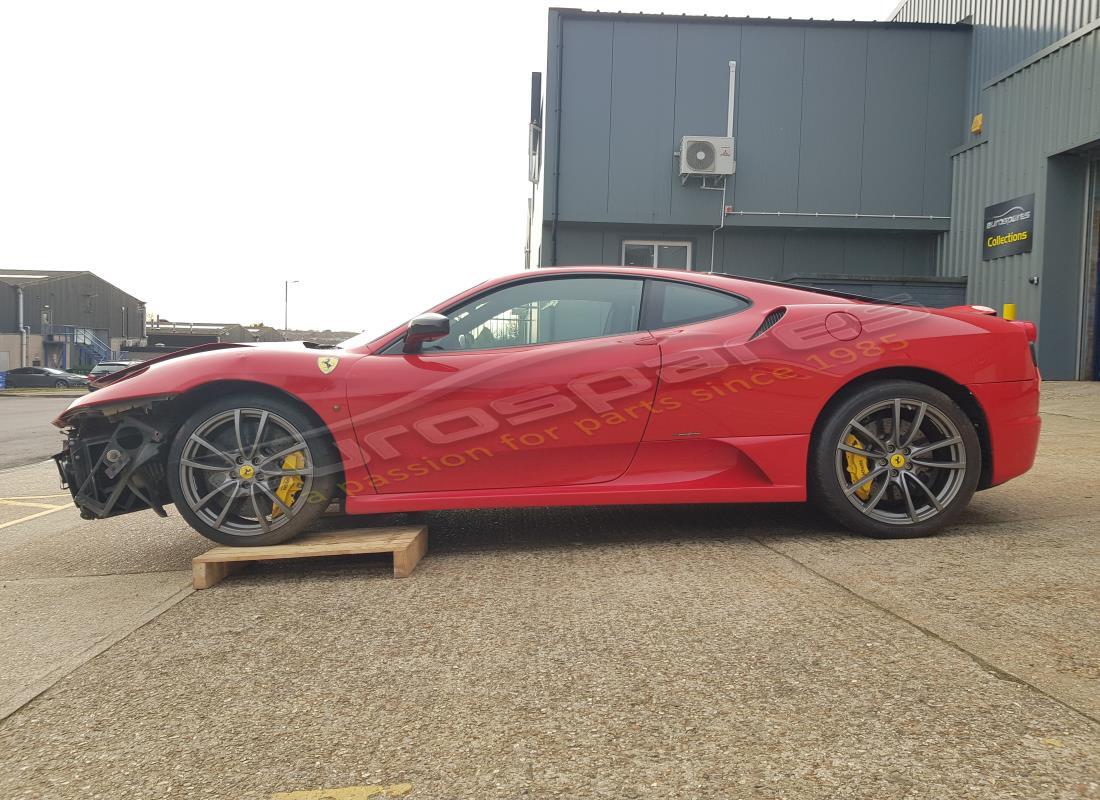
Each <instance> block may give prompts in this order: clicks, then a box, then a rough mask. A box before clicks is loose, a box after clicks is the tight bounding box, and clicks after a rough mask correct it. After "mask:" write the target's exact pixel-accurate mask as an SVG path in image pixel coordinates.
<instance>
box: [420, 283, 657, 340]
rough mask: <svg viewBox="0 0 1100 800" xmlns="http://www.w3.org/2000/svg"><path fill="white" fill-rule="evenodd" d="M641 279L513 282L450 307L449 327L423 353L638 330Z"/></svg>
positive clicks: (581, 337)
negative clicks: (448, 329) (460, 304)
mask: <svg viewBox="0 0 1100 800" xmlns="http://www.w3.org/2000/svg"><path fill="white" fill-rule="evenodd" d="M641 304H642V281H641V279H637V278H600V277H578V278H559V277H554V278H545V279H542V280H533V281H524V282H523V283H517V284H511V285H509V286H505V287H504V288H502V289H498V290H496V291H494V292H490V293H489V294H487V295H483V296H481V297H479V298H477V299H476V300H471V301H470V302H468V303H466V304H464V305H462V306H459V307H458V308H455V309H452V310H451V311H450V312H449V314H448V316H449V317H450V319H451V332H450V334H449V335H448V336H446V337H445V338H443V339H440V340H439V341H436V342H430V343H428V344H425V345H424V352H434V351H440V350H442V351H451V350H488V349H491V348H499V347H522V346H525V345H533V344H549V343H551V342H568V341H574V340H576V339H593V338H596V337H599V336H611V335H614V334H617V333H629V332H631V331H636V330H638V319H639V316H640V314H641Z"/></svg>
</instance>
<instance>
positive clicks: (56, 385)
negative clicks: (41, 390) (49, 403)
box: [53, 381, 69, 389]
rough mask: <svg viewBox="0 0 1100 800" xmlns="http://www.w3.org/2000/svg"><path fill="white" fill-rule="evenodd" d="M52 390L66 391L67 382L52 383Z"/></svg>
mask: <svg viewBox="0 0 1100 800" xmlns="http://www.w3.org/2000/svg"><path fill="white" fill-rule="evenodd" d="M53 388H55V389H67V388H69V382H68V381H54V383H53Z"/></svg>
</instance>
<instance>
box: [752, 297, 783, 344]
mask: <svg viewBox="0 0 1100 800" xmlns="http://www.w3.org/2000/svg"><path fill="white" fill-rule="evenodd" d="M786 313H787V309H786V308H784V307H782V306H780V307H779V308H776V309H773V310H771V311H769V312H768V315H767V316H766V317H764V321H763V322H761V323H760V327H759V328H757V329H756V332H755V333H754V334H753V335H752V336H750V337H749V341H750V342H751V341H752V340H753V339H756V338H757V337H760V336H763V335H764V332H765V331H767V330H768V328H770V327H772V326H773V325H775V323H777V322H779V320H781V319H783V315H784V314H786Z"/></svg>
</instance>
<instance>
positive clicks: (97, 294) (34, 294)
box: [23, 273, 145, 338]
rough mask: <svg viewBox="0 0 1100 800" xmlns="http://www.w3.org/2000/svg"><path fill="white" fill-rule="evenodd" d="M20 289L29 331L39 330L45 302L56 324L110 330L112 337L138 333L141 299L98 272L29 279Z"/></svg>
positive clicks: (142, 315) (133, 336)
mask: <svg viewBox="0 0 1100 800" xmlns="http://www.w3.org/2000/svg"><path fill="white" fill-rule="evenodd" d="M23 292H24V313H25V315H26V319H27V322H26V324H28V325H30V326H31V331H32V332H38V331H40V330H41V315H42V311H43V306H46V305H48V306H50V319H51V320H52V321H53V324H55V325H74V326H77V327H84V328H94V329H96V330H109V331H110V335H111V336H113V337H121V336H123V335H125V336H128V337H132V338H136V337H138V336H140V335H141V332H142V325H143V322H144V319H143V317H144V311H145V310H144V307H143V306H142V304H141V301H140V300H138V299H137V298H135V297H133V296H132V295H129V294H127V293H126V292H124V291H122V290H121V289H119V288H118V287H117V286H114V285H113V284H110V283H108V282H107V281H105V280H103V279H102V278H100V277H99V276H97V275H94V274H91V273H80V274H76V275H72V276H67V277H62V278H57V279H56V280H48V281H40V282H38V283H29V284H27V285H26V286H25V287H24V289H23ZM123 308H125V309H126V321H125V323H123V318H122V315H123V312H122V309H123Z"/></svg>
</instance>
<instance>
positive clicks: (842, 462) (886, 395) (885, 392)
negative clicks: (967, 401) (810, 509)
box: [810, 380, 982, 539]
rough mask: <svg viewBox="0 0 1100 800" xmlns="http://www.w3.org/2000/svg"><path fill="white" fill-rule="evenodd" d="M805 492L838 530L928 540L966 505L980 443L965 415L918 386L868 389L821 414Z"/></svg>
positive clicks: (889, 384)
mask: <svg viewBox="0 0 1100 800" xmlns="http://www.w3.org/2000/svg"><path fill="white" fill-rule="evenodd" d="M826 413H827V415H828V416H827V417H826V418H825V420H824V424H823V425H822V426H821V427H820V428H819V429H818V431H817V434H816V435H815V437H814V441H813V444H812V445H811V447H812V451H811V454H810V459H811V462H810V490H811V495H812V497H813V498H814V500H816V502H817V503H818V504H819V505H820V506H821V507H822V508H824V509H825V511H827V512H828V513H829V514H830V515H831V516H832V517H833V518H834V519H836V520H837V522H839V523H840V524H842V525H844V526H846V527H848V528H851V529H852V530H854V531H856V532H857V533H862V534H865V535H867V536H874V537H877V538H882V539H909V538H915V537H918V536H929V535H931V534H933V533H936V532H937V531H938V530H940V529H941V528H942V527H943V526H944V525H947V524H948V523H949V522H951V520H953V519H954V518H955V517H957V516H958V514H959V513H960V512H961V511H962V510H963V509H964V508H965V507H966V505H967V503H969V502H970V498H971V497H972V496H973V495H974V490H975V489H976V488H977V486H978V479H979V477H980V475H981V465H982V454H981V443H980V441H979V439H978V434H977V431H976V430H975V429H974V425H973V423H972V422H971V421H970V418H969V417H967V415H966V413H965V412H963V410H962V409H961V408H959V406H958V405H957V404H956V403H955V401H954V400H952V399H951V398H950V397H948V396H947V395H946V394H944V393H943V392H941V391H939V390H938V389H933V388H932V387H931V386H927V385H925V384H923V383H917V382H915V381H903V380H887V381H880V382H876V383H869V384H866V385H865V386H863V387H861V388H859V389H858V390H856V391H854V392H853V393H851V394H850V395H848V396H846V397H843V398H842V399H841V400H840V401H839V402H838V403H835V404H833V405H832V407H831V408H829V409H827V410H826Z"/></svg>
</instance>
